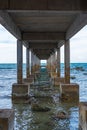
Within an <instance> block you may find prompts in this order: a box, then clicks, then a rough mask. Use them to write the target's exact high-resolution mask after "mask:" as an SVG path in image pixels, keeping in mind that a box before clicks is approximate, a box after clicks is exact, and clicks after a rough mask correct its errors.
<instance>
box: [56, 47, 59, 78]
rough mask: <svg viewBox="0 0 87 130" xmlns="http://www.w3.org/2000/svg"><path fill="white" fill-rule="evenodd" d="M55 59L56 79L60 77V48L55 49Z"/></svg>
mask: <svg viewBox="0 0 87 130" xmlns="http://www.w3.org/2000/svg"><path fill="white" fill-rule="evenodd" d="M56 50H57V59H56V68H57V77H60V48H57V49H56Z"/></svg>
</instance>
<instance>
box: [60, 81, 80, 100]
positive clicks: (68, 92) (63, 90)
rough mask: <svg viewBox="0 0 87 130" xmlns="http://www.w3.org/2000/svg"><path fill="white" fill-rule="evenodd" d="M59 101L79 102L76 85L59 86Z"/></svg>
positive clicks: (77, 86)
mask: <svg viewBox="0 0 87 130" xmlns="http://www.w3.org/2000/svg"><path fill="white" fill-rule="evenodd" d="M60 99H61V100H62V101H66V102H67V101H72V102H77V103H78V102H79V85H78V84H76V83H71V84H60Z"/></svg>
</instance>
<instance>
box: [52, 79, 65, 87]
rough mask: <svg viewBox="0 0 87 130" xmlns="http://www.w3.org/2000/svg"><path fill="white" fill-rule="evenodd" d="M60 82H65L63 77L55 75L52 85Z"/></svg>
mask: <svg viewBox="0 0 87 130" xmlns="http://www.w3.org/2000/svg"><path fill="white" fill-rule="evenodd" d="M61 83H65V78H63V77H55V78H54V85H55V86H57V85H60V84H61Z"/></svg>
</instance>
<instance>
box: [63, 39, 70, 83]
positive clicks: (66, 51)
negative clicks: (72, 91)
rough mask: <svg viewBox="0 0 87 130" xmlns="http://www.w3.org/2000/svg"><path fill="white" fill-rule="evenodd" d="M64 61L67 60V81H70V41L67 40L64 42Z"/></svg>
mask: <svg viewBox="0 0 87 130" xmlns="http://www.w3.org/2000/svg"><path fill="white" fill-rule="evenodd" d="M64 54H65V58H64V62H65V83H70V41H69V40H67V41H65V44H64Z"/></svg>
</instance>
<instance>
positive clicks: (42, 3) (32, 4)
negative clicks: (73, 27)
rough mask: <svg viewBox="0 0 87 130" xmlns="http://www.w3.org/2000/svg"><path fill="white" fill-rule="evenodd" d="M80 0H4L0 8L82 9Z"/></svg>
mask: <svg viewBox="0 0 87 130" xmlns="http://www.w3.org/2000/svg"><path fill="white" fill-rule="evenodd" d="M3 1H4V2H3ZM80 1H82V0H73V1H70V0H26V2H25V0H19V2H18V0H2V1H1V2H0V4H1V6H0V8H1V9H5V8H6V7H8V9H11V10H13V9H14V10H20V9H21V10H28V9H29V10H59V11H61V10H63V11H67V10H80ZM5 2H6V3H7V6H6V5H5ZM20 3H21V4H20ZM67 3H68V5H67ZM83 4H84V2H83ZM82 7H83V6H82ZM6 9H7V8H6Z"/></svg>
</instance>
